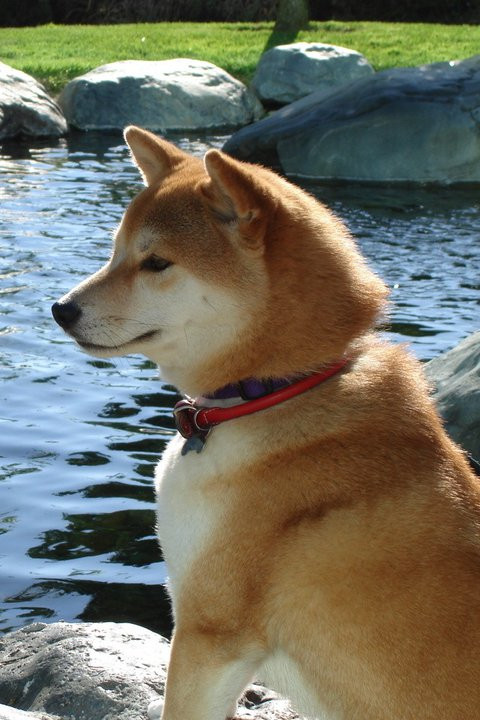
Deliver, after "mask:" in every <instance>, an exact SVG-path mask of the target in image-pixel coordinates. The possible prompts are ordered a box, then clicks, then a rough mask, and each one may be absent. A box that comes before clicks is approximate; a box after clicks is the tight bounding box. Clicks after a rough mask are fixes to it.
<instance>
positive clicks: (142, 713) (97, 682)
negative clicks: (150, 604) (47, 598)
mask: <svg viewBox="0 0 480 720" xmlns="http://www.w3.org/2000/svg"><path fill="white" fill-rule="evenodd" d="M168 650H169V645H168V642H167V641H166V640H165V639H164V638H162V637H161V636H160V635H156V634H155V633H153V632H151V631H149V630H145V629H144V628H141V627H139V626H136V625H131V624H129V623H119V624H116V623H82V624H77V623H53V624H52V625H46V624H44V623H34V624H33V625H27V626H26V627H24V628H22V629H21V630H17V631H15V632H12V633H8V634H6V635H4V636H2V637H1V639H0V702H2V703H5V704H7V705H12V706H14V707H15V708H18V709H20V710H27V711H34V712H37V713H39V716H40V717H42V713H48V718H49V720H50V717H51V716H53V717H55V716H58V717H60V718H65V720H67V718H68V720H114V719H115V720H127V718H128V720H145V718H146V709H147V706H148V704H149V702H150V701H151V700H154V699H156V698H157V697H158V695H159V694H162V693H163V688H164V684H165V666H166V662H167V659H168ZM0 707H1V706H0ZM1 717H2V716H1V715H0V718H1ZM28 717H29V718H32V720H33V718H35V717H36V716H35V715H28ZM6 718H8V720H10V716H8V715H7V716H6ZM11 718H12V720H17V717H16V716H15V715H12V716H11ZM18 720H20V717H19V718H18ZM25 720H27V719H26V718H25Z"/></svg>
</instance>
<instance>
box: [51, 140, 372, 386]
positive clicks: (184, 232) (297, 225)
mask: <svg viewBox="0 0 480 720" xmlns="http://www.w3.org/2000/svg"><path fill="white" fill-rule="evenodd" d="M125 138H126V140H127V143H128V145H129V146H130V149H131V152H132V156H133V160H134V162H135V163H136V164H137V165H138V167H139V169H140V171H141V173H142V176H143V178H144V181H145V184H146V188H145V189H144V190H143V191H142V192H141V193H140V194H139V195H137V197H136V198H134V200H133V201H132V203H131V204H130V206H129V207H128V208H127V211H126V212H125V215H124V217H123V219H122V222H121V223H120V226H119V228H118V230H117V232H116V236H115V244H114V249H113V253H112V256H111V258H110V260H109V261H108V262H107V264H106V265H105V266H104V267H103V268H101V269H100V270H99V271H98V272H97V273H95V274H94V275H92V276H91V277H90V278H88V279H86V280H85V281H84V282H82V283H80V285H78V286H77V287H76V288H74V289H73V290H72V291H71V292H69V293H68V294H67V295H65V296H64V297H63V298H61V299H60V300H59V301H58V302H57V303H55V304H54V306H53V308H52V311H53V314H54V317H55V320H56V321H57V322H58V323H59V324H60V325H61V326H62V327H63V328H64V330H66V332H68V333H69V334H70V335H71V336H72V337H73V338H74V339H75V340H76V341H77V343H78V344H79V345H80V346H81V347H83V348H84V349H85V350H87V351H88V352H89V353H91V354H92V355H96V356H98V357H113V356H118V355H125V354H128V353H143V354H144V355H146V356H147V357H149V358H151V359H152V360H153V361H155V362H156V363H158V365H159V366H160V368H161V371H162V377H163V378H164V379H166V380H168V381H169V382H172V383H173V384H175V385H177V386H178V387H180V388H181V389H182V390H184V391H187V392H189V393H190V394H196V393H198V392H210V391H212V390H213V389H215V388H216V387H219V386H220V385H223V384H225V383H228V382H233V381H236V380H239V379H241V378H245V377H249V376H257V377H273V376H277V377H278V376H285V375H289V374H292V373H298V372H304V371H311V370H314V369H316V368H318V367H319V366H320V365H322V364H323V363H324V362H328V361H330V360H332V359H334V358H337V357H339V356H340V355H342V354H343V353H344V352H345V350H346V348H347V346H348V344H349V343H350V342H351V341H352V340H354V339H355V338H357V337H358V336H359V335H361V334H363V333H364V332H365V331H366V330H368V329H369V328H370V327H371V326H372V325H373V324H374V322H375V320H376V317H377V316H378V313H379V311H380V309H381V308H382V306H383V303H384V299H385V295H386V290H385V286H384V285H383V283H382V282H381V281H380V280H379V279H378V278H377V277H376V276H375V275H374V274H373V273H372V272H371V271H370V270H369V269H368V267H367V266H366V264H365V263H364V261H363V259H362V258H361V256H360V255H359V253H358V251H357V250H356V248H355V246H354V243H353V242H352V240H351V238H350V237H349V235H348V233H347V231H346V230H345V228H344V227H343V225H342V224H341V223H340V222H339V221H338V220H337V219H336V218H335V217H334V216H333V215H332V214H331V213H330V212H329V211H328V210H327V209H326V208H325V207H323V206H322V205H321V204H320V203H318V202H317V201H316V200H314V199H313V198H312V197H310V196H309V195H307V194H306V193H304V192H303V191H302V190H300V189H299V188H297V187H295V186H294V185H291V184H290V183H288V182H287V181H286V180H284V179H282V178H280V177H279V176H277V175H275V174H274V173H272V172H271V171H269V170H266V169H264V168H261V167H257V166H254V165H249V164H246V163H241V162H238V161H236V160H233V159H232V158H230V157H228V156H227V155H224V154H223V153H221V152H219V151H217V150H210V151H208V152H207V154H206V155H205V158H204V161H203V162H202V161H201V160H200V159H198V158H194V157H191V156H189V155H187V154H186V153H184V152H182V151H180V150H179V149H177V148H176V147H175V146H173V145H171V144H170V143H168V142H166V141H164V140H160V139H159V138H157V137H156V136H155V135H152V134H151V133H149V132H146V131H144V130H141V129H139V128H135V127H130V128H127V130H126V132H125Z"/></svg>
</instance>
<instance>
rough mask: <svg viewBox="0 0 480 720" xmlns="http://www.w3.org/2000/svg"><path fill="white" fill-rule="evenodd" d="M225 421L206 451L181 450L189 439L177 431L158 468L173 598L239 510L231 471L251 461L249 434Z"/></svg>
mask: <svg viewBox="0 0 480 720" xmlns="http://www.w3.org/2000/svg"><path fill="white" fill-rule="evenodd" d="M226 425H227V424H225V426H222V427H218V428H215V429H214V430H213V431H212V434H211V435H210V437H209V438H208V440H207V443H206V445H205V447H204V449H203V450H202V452H201V453H196V452H195V451H191V452H188V453H187V454H186V455H182V454H181V450H182V447H183V444H184V442H185V440H184V439H183V438H182V437H181V436H179V435H177V436H175V437H174V438H173V439H172V440H171V441H170V442H169V444H168V445H167V448H166V449H165V452H164V454H163V456H162V459H161V461H160V462H159V464H158V466H157V469H156V473H155V487H156V494H157V529H158V536H159V539H160V544H161V546H162V551H163V556H164V558H165V561H166V563H167V569H168V575H169V587H170V590H171V592H172V595H173V599H174V600H175V594H176V591H177V589H178V588H179V587H180V585H181V582H182V579H183V577H184V576H185V575H186V574H187V573H188V570H189V569H190V568H191V566H192V564H193V563H194V562H195V559H196V558H197V557H198V556H199V555H201V554H202V553H203V552H204V551H205V550H206V548H207V547H208V545H209V543H210V542H213V538H214V537H215V535H216V531H217V529H218V527H219V526H220V524H221V523H222V522H223V520H224V518H225V516H226V514H227V513H228V512H230V511H234V508H233V504H234V500H233V494H234V488H232V487H231V486H230V485H229V481H228V480H229V476H230V475H231V474H232V470H235V469H236V466H238V464H239V461H242V462H248V460H250V461H251V455H252V452H251V451H252V448H251V443H249V442H248V437H246V436H245V434H244V433H242V432H239V431H238V428H237V427H236V424H235V423H232V424H231V425H230V427H227V426H226ZM232 448H236V450H235V451H234V452H232ZM248 448H250V449H249V450H248ZM247 456H248V457H247ZM232 463H233V464H234V465H233V466H232ZM212 486H213V489H212Z"/></svg>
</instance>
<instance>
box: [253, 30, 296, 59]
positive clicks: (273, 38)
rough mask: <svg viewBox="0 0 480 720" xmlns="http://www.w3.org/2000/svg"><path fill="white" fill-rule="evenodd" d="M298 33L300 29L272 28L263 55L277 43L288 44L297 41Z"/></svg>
mask: <svg viewBox="0 0 480 720" xmlns="http://www.w3.org/2000/svg"><path fill="white" fill-rule="evenodd" d="M298 33H299V31H298V30H288V31H285V30H275V29H274V30H272V32H271V33H270V35H269V36H268V39H267V42H266V43H265V47H264V48H263V50H262V55H263V53H266V52H267V50H271V49H272V48H273V47H276V46H277V45H288V44H289V43H292V42H295V38H296V37H297V35H298Z"/></svg>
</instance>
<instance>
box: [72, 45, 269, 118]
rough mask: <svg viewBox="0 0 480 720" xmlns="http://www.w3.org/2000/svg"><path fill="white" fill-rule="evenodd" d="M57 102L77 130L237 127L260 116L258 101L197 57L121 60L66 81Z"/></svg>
mask: <svg viewBox="0 0 480 720" xmlns="http://www.w3.org/2000/svg"><path fill="white" fill-rule="evenodd" d="M59 103H60V106H61V107H62V109H63V111H64V113H65V117H66V118H67V120H68V122H69V124H70V125H73V126H74V127H76V128H78V129H80V130H112V129H113V130H116V129H118V130H120V129H123V128H124V127H125V126H126V125H129V124H134V125H140V126H141V127H144V128H147V129H149V130H157V131H166V130H200V129H207V128H221V127H238V126H239V125H246V124H247V123H250V122H252V121H253V120H256V119H258V118H259V117H261V115H262V113H263V110H262V107H261V104H260V102H259V101H258V100H257V98H255V96H254V95H253V93H252V92H250V91H249V90H248V89H247V88H246V86H245V85H243V84H242V83H241V82H239V81H238V80H236V79H235V78H233V77H232V76H231V75H229V74H228V73H227V72H225V70H222V69H221V68H219V67H217V66H216V65H212V63H208V62H204V61H201V60H188V59H186V58H179V59H176V60H159V61H152V60H125V61H121V62H115V63H110V64H108V65H102V66H101V67H98V68H96V69H95V70H92V71H91V72H88V73H86V74H85V75H81V76H80V77H77V78H75V79H74V80H72V81H71V82H69V83H68V84H67V85H66V86H65V88H64V89H63V91H62V93H61V95H60V97H59Z"/></svg>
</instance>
